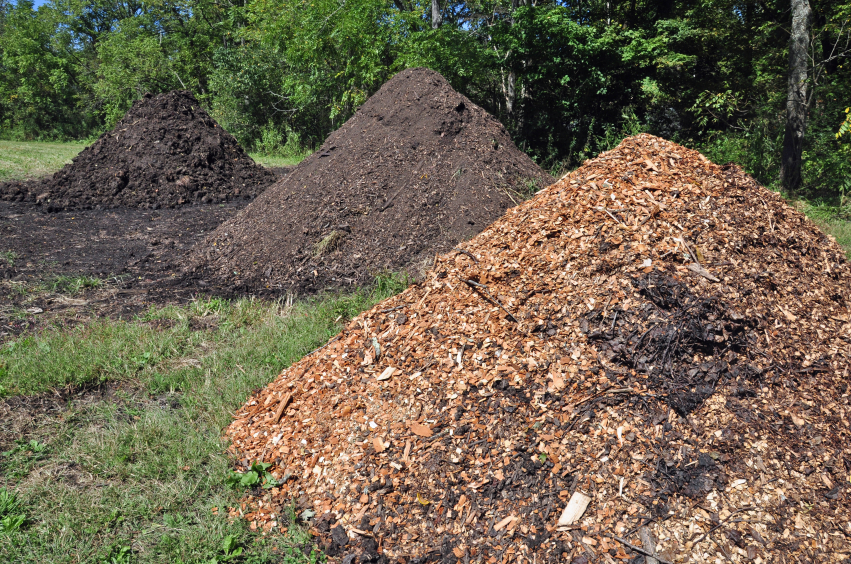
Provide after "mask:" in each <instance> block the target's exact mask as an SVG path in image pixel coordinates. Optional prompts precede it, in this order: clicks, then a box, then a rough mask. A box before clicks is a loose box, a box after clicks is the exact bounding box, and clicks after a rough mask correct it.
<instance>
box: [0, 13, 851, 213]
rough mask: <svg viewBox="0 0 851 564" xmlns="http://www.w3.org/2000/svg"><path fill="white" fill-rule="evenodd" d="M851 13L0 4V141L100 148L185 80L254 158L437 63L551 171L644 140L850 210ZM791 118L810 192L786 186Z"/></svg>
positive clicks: (296, 147)
mask: <svg viewBox="0 0 851 564" xmlns="http://www.w3.org/2000/svg"><path fill="white" fill-rule="evenodd" d="M849 20H851V2H848V1H845V2H829V1H826V0H813V1H812V3H810V4H807V2H806V1H805V0H759V1H755V0H740V1H737V0H619V1H618V0H576V1H559V0H556V1H548V0H495V1H494V0H475V1H473V2H458V1H455V0H432V1H431V2H430V3H428V2H425V1H424V0H237V1H231V0H123V1H121V0H48V1H47V2H46V3H45V4H43V5H41V6H39V7H38V8H34V6H33V3H32V1H31V0H18V1H17V2H16V3H9V2H7V0H0V128H2V129H0V135H1V136H2V137H4V138H7V139H42V140H65V139H86V138H92V137H93V136H96V135H97V134H99V133H100V132H102V131H105V130H107V129H109V128H110V127H111V125H112V124H114V123H115V122H116V121H117V120H118V119H119V118H120V117H121V116H122V115H123V113H124V112H125V111H126V110H127V109H128V108H129V106H130V105H131V103H132V102H133V100H135V99H137V98H139V97H140V96H141V95H142V94H144V93H145V92H153V93H157V92H162V91H166V90H171V89H175V88H188V89H191V90H192V91H193V92H195V93H196V95H197V96H198V97H199V98H200V99H201V100H202V103H204V104H206V105H207V107H208V108H209V109H210V110H211V112H212V113H213V115H214V116H215V117H216V118H217V119H218V120H219V122H220V123H221V124H222V125H224V127H225V128H226V129H227V130H228V131H230V132H231V133H233V134H234V135H235V136H236V137H237V138H238V139H239V141H240V142H241V143H242V144H243V145H244V146H246V147H249V148H253V149H255V150H259V151H261V152H266V153H285V154H292V155H295V154H298V153H301V152H304V151H305V150H309V149H310V148H313V147H316V146H317V145H318V144H319V143H321V142H322V140H323V139H324V138H325V137H326V136H327V135H328V133H330V132H331V131H333V130H334V129H335V128H336V127H338V126H339V125H341V124H342V123H343V122H344V121H345V120H346V119H347V118H348V117H349V116H350V115H351V114H352V113H353V112H354V111H355V109H356V108H357V107H358V105H359V104H361V103H362V102H363V101H364V100H365V99H366V98H367V97H368V96H369V95H370V94H372V93H373V92H375V91H376V90H377V89H378V88H379V87H380V86H381V84H382V83H383V82H384V81H386V80H387V79H388V78H389V77H390V76H392V75H393V74H395V73H396V72H398V71H399V70H401V69H403V68H405V67H410V66H426V67H429V68H432V69H434V70H437V71H439V72H441V73H442V74H443V75H444V76H445V77H446V78H447V79H448V80H449V81H450V82H451V83H452V85H453V86H454V87H455V88H456V89H457V90H459V91H460V92H462V93H464V94H466V95H467V96H468V97H470V98H471V99H472V100H473V101H475V102H476V103H478V104H480V105H481V106H483V107H484V108H486V109H487V110H488V111H490V112H491V113H493V114H494V115H496V116H498V117H499V119H501V120H502V122H503V123H504V124H505V125H506V126H507V127H508V129H509V130H510V132H511V133H512V136H513V138H514V140H515V142H516V143H517V145H518V146H520V147H521V148H522V149H524V150H526V151H527V152H528V153H529V154H531V155H532V156H533V158H535V159H536V160H537V161H538V162H539V164H541V165H542V166H545V167H549V168H551V169H559V168H569V167H574V166H576V165H578V164H579V163H581V162H582V161H583V160H584V159H586V158H588V157H590V156H592V155H595V154H596V153H597V152H599V151H601V150H604V149H607V148H610V147H612V146H613V145H614V144H615V143H616V142H618V141H619V140H620V139H621V138H622V137H623V136H624V135H627V134H632V133H637V132H639V131H646V132H650V133H654V134H656V135H660V136H663V137H666V138H668V139H672V140H675V141H677V142H680V143H683V144H685V145H688V146H692V147H697V148H700V149H701V150H703V151H704V152H705V153H706V154H707V155H708V156H709V157H710V158H712V159H713V160H715V161H716V162H722V163H723V162H728V161H736V162H738V163H740V164H741V165H742V166H744V167H745V168H746V170H747V171H748V172H750V173H752V174H754V175H755V176H756V177H757V178H758V179H759V180H760V181H761V182H762V183H764V184H766V185H769V186H775V187H780V186H781V184H783V185H785V187H786V188H787V189H789V190H790V191H794V192H795V194H796V195H800V196H806V197H807V198H808V199H810V200H811V201H816V200H819V201H822V202H823V203H824V204H828V205H830V206H831V207H832V208H833V209H834V210H837V211H841V209H842V208H845V209H846V212H847V209H848V204H847V195H849V194H851V150H849V137H851V135H844V136H841V135H839V132H840V131H841V130H842V131H844V130H847V129H848V127H849V122H848V121H845V122H844V125H843V121H844V120H846V117H847V112H846V107H847V106H848V105H849V104H851V94H849V86H850V85H851V68H849V64H848V55H849V25H851V24H849ZM790 38H791V41H790ZM790 46H792V49H791V50H792V51H793V52H792V56H791V57H790ZM795 49H797V51H796V50H795ZM790 77H791V78H792V79H793V82H794V81H797V83H796V84H797V86H795V88H792V86H790V84H791V83H790V80H789V79H790ZM792 90H795V92H794V96H793V95H792V93H791V91H792ZM789 104H792V105H791V106H790V105H789ZM795 104H797V106H795ZM793 106H794V107H796V108H797V110H794V107H793ZM789 108H792V109H789ZM793 114H794V115H796V116H797V118H796V119H797V122H796V123H793V124H792V126H793V130H794V131H793V132H792V133H793V134H794V135H793V137H794V136H795V135H797V138H798V139H799V140H800V139H801V136H802V141H803V145H801V146H800V147H799V148H798V149H797V150H798V151H799V152H800V153H801V155H802V158H801V162H802V163H803V167H802V180H800V181H799V180H797V179H794V178H793V179H792V180H791V181H790V180H789V178H790V177H789V176H788V174H786V175H784V176H782V178H783V179H784V180H785V182H783V183H781V164H782V161H781V155H782V154H783V145H784V133H785V134H786V136H787V146H790V143H791V142H790V141H789V131H788V128H789V122H790V120H791V118H792V117H794V115H793ZM791 145H794V143H791Z"/></svg>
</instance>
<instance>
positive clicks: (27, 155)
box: [0, 141, 308, 182]
mask: <svg viewBox="0 0 851 564" xmlns="http://www.w3.org/2000/svg"><path fill="white" fill-rule="evenodd" d="M85 147H86V143H83V142H68V143H47V142H42V141H0V182H3V181H5V180H26V179H32V178H40V177H43V176H48V175H51V174H53V173H54V172H56V171H57V170H59V169H60V168H62V167H63V166H65V165H66V164H68V163H70V162H71V158H72V157H76V156H77V154H78V153H79V152H80V151H82V150H83V149H84V148H85ZM249 154H250V156H251V158H252V159H254V161H255V162H257V163H259V164H261V165H263V166H265V167H282V166H294V165H297V164H298V163H300V162H301V161H302V160H303V159H304V157H306V156H307V154H308V153H305V154H301V155H298V156H294V157H282V156H278V155H267V154H263V153H257V152H252V153H249Z"/></svg>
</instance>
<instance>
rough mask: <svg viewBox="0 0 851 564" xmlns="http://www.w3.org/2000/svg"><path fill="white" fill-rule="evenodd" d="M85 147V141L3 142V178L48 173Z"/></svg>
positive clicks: (0, 178)
mask: <svg viewBox="0 0 851 564" xmlns="http://www.w3.org/2000/svg"><path fill="white" fill-rule="evenodd" d="M85 147H86V144H85V143H82V142H72V143H44V142H41V141H0V181H4V180H25V179H32V178H40V177H42V176H48V175H50V174H53V173H54V172H56V171H57V170H59V169H60V168H62V167H63V166H65V165H66V164H68V163H70V162H71V159H72V158H73V157H75V156H77V154H78V153H79V152H80V151H82V150H83V149H84V148H85Z"/></svg>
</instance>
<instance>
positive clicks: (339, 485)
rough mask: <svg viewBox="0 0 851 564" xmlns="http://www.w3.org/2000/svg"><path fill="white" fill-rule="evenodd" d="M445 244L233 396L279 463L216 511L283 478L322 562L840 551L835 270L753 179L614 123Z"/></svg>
mask: <svg viewBox="0 0 851 564" xmlns="http://www.w3.org/2000/svg"><path fill="white" fill-rule="evenodd" d="M460 249H461V250H460V251H453V252H450V253H447V254H445V255H443V256H440V257H438V258H437V260H436V264H435V265H434V267H433V269H432V270H431V271H430V273H429V275H428V277H427V279H426V280H425V281H424V282H423V283H421V284H419V285H417V286H414V287H411V288H409V289H408V290H407V291H405V292H404V293H402V294H401V295H399V296H396V297H394V298H391V299H389V300H387V301H385V302H384V303H382V304H381V305H379V306H377V307H375V308H374V309H373V310H371V311H369V312H367V313H364V314H362V315H360V316H358V317H357V318H356V319H354V320H353V321H352V322H351V323H350V324H349V325H348V326H347V327H346V328H345V330H344V331H343V332H342V333H340V335H338V337H336V338H335V339H334V340H333V341H332V342H330V343H329V344H328V345H327V346H326V347H324V348H323V349H321V350H319V351H317V352H315V353H314V354H312V355H309V356H308V357H306V358H305V359H303V360H302V361H300V362H298V363H296V364H295V365H293V366H292V367H290V368H288V369H286V370H285V371H284V372H282V373H281V375H280V376H279V377H278V378H277V379H276V380H275V381H274V382H272V383H271V384H270V385H269V386H268V387H267V388H266V389H264V390H262V391H261V392H260V393H258V394H257V395H256V396H254V397H252V398H251V399H250V400H249V401H248V402H247V404H246V405H245V406H244V408H243V409H241V410H240V411H239V412H238V413H237V416H236V420H235V421H234V423H233V424H232V425H231V426H230V427H229V428H228V430H227V433H228V435H229V436H230V437H231V438H232V440H233V451H234V452H235V453H238V456H239V458H240V459H241V460H243V461H246V462H247V461H254V460H257V459H262V460H264V461H268V462H273V463H274V466H273V467H272V468H271V470H272V472H273V475H274V476H275V477H276V478H277V479H279V480H281V481H282V482H283V483H282V484H280V485H279V486H277V487H275V488H274V489H271V491H269V492H267V493H266V494H265V495H264V494H263V493H258V494H257V495H256V496H254V497H249V498H248V499H247V500H246V501H245V503H243V505H242V507H240V508H234V509H232V514H233V515H237V514H244V516H245V517H246V518H247V519H249V520H250V521H251V523H252V526H253V527H257V528H262V529H264V530H270V529H273V528H275V527H277V526H278V525H277V523H278V520H279V515H280V512H281V510H282V508H283V507H284V506H285V505H286V504H287V503H288V502H289V500H290V499H292V498H296V499H298V500H299V501H300V503H301V504H302V505H303V506H308V507H310V508H312V509H313V510H315V511H316V512H317V522H316V526H315V531H316V532H317V534H319V535H320V543H321V546H322V547H323V549H324V550H325V551H326V552H327V553H328V554H329V555H331V556H339V557H343V561H346V562H353V561H354V559H355V558H356V559H357V561H359V562H367V561H406V562H427V561H429V562H438V561H442V562H456V561H460V562H465V563H466V562H488V563H496V562H574V563H577V564H578V563H582V562H607V563H611V562H627V561H630V560H632V561H636V562H637V561H640V560H639V559H641V558H643V556H642V555H643V554H648V553H649V554H652V555H655V558H656V559H657V560H658V561H659V562H663V563H664V562H725V561H732V562H748V561H753V562H756V563H760V562H784V563H789V562H843V561H845V560H846V559H847V558H848V557H849V555H851V509H849V506H851V504H849V501H851V496H849V488H851V483H849V469H851V441H849V422H848V418H849V411H851V406H849V400H848V397H849V386H848V381H849V367H851V317H849V299H851V296H849V287H851V268H849V264H848V262H847V261H846V259H845V258H844V254H843V252H842V250H841V249H840V248H839V246H838V245H837V244H836V243H835V242H834V241H832V240H830V239H829V238H828V237H827V236H825V235H824V234H823V233H821V232H820V231H819V230H818V229H817V228H816V227H815V226H814V225H813V224H812V223H810V222H809V221H808V220H807V219H806V218H805V217H804V216H803V215H802V214H801V213H799V212H797V211H795V210H794V209H792V208H791V207H789V206H787V205H786V204H785V203H784V202H783V201H782V199H781V198H780V197H779V196H778V195H777V194H774V193H772V192H770V191H768V190H765V189H764V188H761V187H760V186H758V185H757V184H756V183H755V182H754V181H753V180H752V179H750V178H749V177H748V176H747V175H745V174H744V173H742V172H741V171H740V170H738V169H736V168H734V167H720V166H716V165H714V164H711V163H710V162H708V161H707V160H706V159H705V158H703V157H702V156H701V155H700V154H698V153H697V152H695V151H691V150H688V149H685V148H683V147H680V146H678V145H676V144H673V143H670V142H667V141H664V140H662V139H658V138H655V137H652V136H649V135H640V136H637V137H633V138H630V139H627V140H625V141H624V142H623V143H622V144H621V145H620V146H619V147H617V148H616V149H614V150H613V151H609V152H607V153H604V154H602V155H600V156H599V157H598V158H596V159H594V160H591V161H589V162H587V163H585V165H584V166H582V167H581V168H580V169H578V170H576V171H575V172H573V173H571V174H569V175H568V176H566V177H564V178H563V179H561V180H560V181H559V182H557V183H556V184H554V185H552V186H550V187H548V188H546V189H545V190H543V191H542V192H541V193H539V194H538V195H537V196H536V197H534V198H533V199H531V200H529V201H527V202H525V203H524V204H522V205H520V206H518V207H516V208H514V209H512V210H510V211H509V212H508V213H507V214H506V216H505V217H503V218H502V219H500V220H498V221H497V222H496V223H494V224H493V225H492V226H490V227H489V228H488V229H486V230H485V231H484V232H483V233H481V234H480V235H479V236H477V237H476V238H474V239H473V240H471V241H469V242H468V243H465V244H463V245H461V246H460ZM577 492H578V493H577ZM579 494H585V495H586V496H587V498H590V504H589V505H588V506H587V509H585V510H584V512H580V513H582V514H581V517H580V518H579V519H578V520H577V521H576V522H573V523H570V524H563V526H557V525H558V521H559V518H560V516H561V513H562V510H563V509H564V508H565V506H566V505H567V503H568V500H569V499H571V498H577V499H582V496H581V495H579ZM580 509H581V508H580ZM648 561H649V560H648Z"/></svg>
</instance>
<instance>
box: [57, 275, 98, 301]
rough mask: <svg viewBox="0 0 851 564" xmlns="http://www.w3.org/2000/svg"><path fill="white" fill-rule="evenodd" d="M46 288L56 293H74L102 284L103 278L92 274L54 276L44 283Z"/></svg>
mask: <svg viewBox="0 0 851 564" xmlns="http://www.w3.org/2000/svg"><path fill="white" fill-rule="evenodd" d="M45 285H46V289H47V290H49V291H51V292H56V293H58V294H68V295H71V296H73V295H76V294H79V293H80V292H82V291H84V290H93V289H95V288H100V287H101V286H103V280H101V279H100V278H96V277H94V276H65V275H61V276H56V277H55V278H53V279H51V280H50V281H49V282H47V283H46V284H45Z"/></svg>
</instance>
